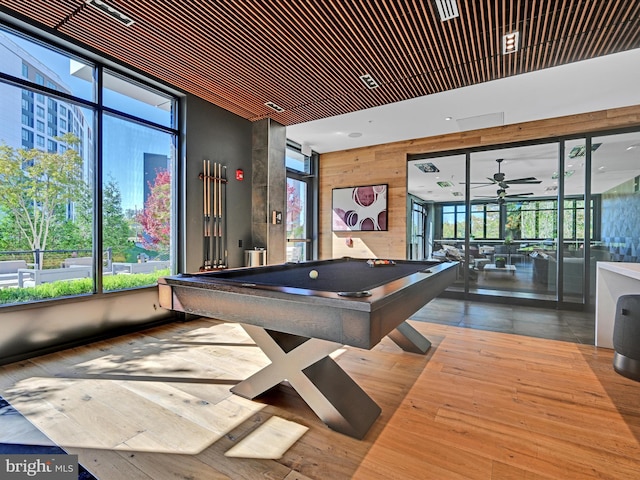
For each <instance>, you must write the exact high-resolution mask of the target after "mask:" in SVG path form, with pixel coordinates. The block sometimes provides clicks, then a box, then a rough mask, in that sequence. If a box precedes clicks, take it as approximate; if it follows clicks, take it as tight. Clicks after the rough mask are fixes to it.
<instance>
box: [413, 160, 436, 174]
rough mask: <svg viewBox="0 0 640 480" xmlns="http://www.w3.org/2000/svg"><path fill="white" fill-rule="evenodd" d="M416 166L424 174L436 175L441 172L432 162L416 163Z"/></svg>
mask: <svg viewBox="0 0 640 480" xmlns="http://www.w3.org/2000/svg"><path fill="white" fill-rule="evenodd" d="M415 166H416V168H417V169H418V170H420V171H421V172H424V173H435V172H439V171H440V169H438V167H436V166H435V165H434V164H433V163H431V162H428V163H416V164H415Z"/></svg>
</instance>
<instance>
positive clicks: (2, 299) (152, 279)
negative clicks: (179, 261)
mask: <svg viewBox="0 0 640 480" xmlns="http://www.w3.org/2000/svg"><path fill="white" fill-rule="evenodd" d="M170 274H171V272H170V271H169V269H168V268H167V269H164V270H157V271H155V272H153V273H136V274H133V275H126V274H121V275H107V276H104V277H103V280H102V282H103V283H102V286H103V290H104V291H105V292H111V291H115V290H127V289H130V288H138V287H148V286H151V285H155V284H156V283H157V281H158V278H159V277H165V276H167V275H170ZM92 292H93V280H92V279H90V278H79V279H76V280H64V281H59V282H53V283H43V284H42V285H38V286H37V287H25V288H3V289H1V290H0V304H2V305H6V304H12V303H27V302H35V301H38V300H48V299H51V298H60V297H73V296H77V295H86V294H90V293H92Z"/></svg>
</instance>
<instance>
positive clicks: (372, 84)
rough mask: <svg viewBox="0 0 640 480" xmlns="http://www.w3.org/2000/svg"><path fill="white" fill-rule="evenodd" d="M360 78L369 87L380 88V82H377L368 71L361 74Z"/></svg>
mask: <svg viewBox="0 0 640 480" xmlns="http://www.w3.org/2000/svg"><path fill="white" fill-rule="evenodd" d="M360 80H362V83H364V84H365V85H366V86H367V88H368V89H374V88H378V82H376V81H375V80H374V79H373V77H372V76H371V75H369V74H368V73H365V74H364V75H360Z"/></svg>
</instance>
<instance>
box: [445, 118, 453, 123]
mask: <svg viewBox="0 0 640 480" xmlns="http://www.w3.org/2000/svg"><path fill="white" fill-rule="evenodd" d="M444 119H445V120H446V121H447V122H450V121H451V120H453V117H444Z"/></svg>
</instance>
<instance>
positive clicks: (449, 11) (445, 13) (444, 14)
mask: <svg viewBox="0 0 640 480" xmlns="http://www.w3.org/2000/svg"><path fill="white" fill-rule="evenodd" d="M436 7H438V13H439V14H440V20H442V21H443V22H445V21H447V20H451V19H452V18H456V17H459V16H460V14H459V13H458V4H457V2H456V0H436Z"/></svg>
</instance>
